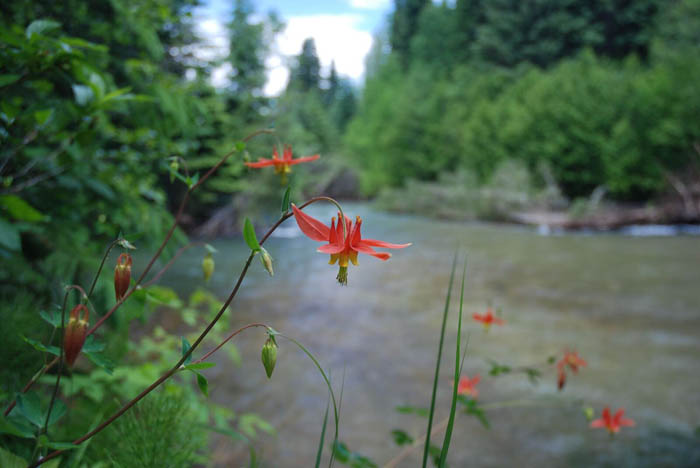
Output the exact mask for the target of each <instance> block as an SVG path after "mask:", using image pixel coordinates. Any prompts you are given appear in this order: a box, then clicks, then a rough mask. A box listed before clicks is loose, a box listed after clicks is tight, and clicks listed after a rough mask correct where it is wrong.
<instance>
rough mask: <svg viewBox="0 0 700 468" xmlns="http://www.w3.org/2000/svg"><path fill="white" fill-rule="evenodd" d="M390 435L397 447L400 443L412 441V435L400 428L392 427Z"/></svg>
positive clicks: (410, 442) (404, 443)
mask: <svg viewBox="0 0 700 468" xmlns="http://www.w3.org/2000/svg"><path fill="white" fill-rule="evenodd" d="M391 436H392V437H393V438H394V443H395V444H396V445H398V446H399V447H400V446H402V445H406V444H412V443H413V437H411V436H410V435H408V433H407V432H406V431H402V430H401V429H394V430H393V431H391Z"/></svg>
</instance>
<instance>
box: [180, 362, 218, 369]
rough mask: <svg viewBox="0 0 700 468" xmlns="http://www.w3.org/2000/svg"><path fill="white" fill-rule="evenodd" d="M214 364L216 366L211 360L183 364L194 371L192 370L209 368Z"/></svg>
mask: <svg viewBox="0 0 700 468" xmlns="http://www.w3.org/2000/svg"><path fill="white" fill-rule="evenodd" d="M214 366H216V363H213V362H197V363H194V364H187V365H186V366H185V369H187V370H191V371H194V370H202V369H210V368H212V367H214Z"/></svg>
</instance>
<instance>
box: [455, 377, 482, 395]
mask: <svg viewBox="0 0 700 468" xmlns="http://www.w3.org/2000/svg"><path fill="white" fill-rule="evenodd" d="M480 380H481V376H479V374H476V375H475V376H474V377H472V378H471V379H470V378H469V377H468V376H466V375H465V376H463V377H462V378H460V379H459V383H458V384H457V394H458V395H469V396H470V397H472V398H476V397H477V396H479V390H477V389H476V384H478V383H479V381H480Z"/></svg>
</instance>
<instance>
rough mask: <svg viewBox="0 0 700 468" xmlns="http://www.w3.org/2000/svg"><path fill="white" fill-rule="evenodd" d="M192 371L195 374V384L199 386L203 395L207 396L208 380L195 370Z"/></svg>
mask: <svg viewBox="0 0 700 468" xmlns="http://www.w3.org/2000/svg"><path fill="white" fill-rule="evenodd" d="M192 372H194V373H195V374H197V386H198V387H199V390H200V391H201V392H202V393H203V394H204V396H205V397H209V382H208V381H207V378H206V377H204V376H203V375H202V374H200V373H199V372H197V371H192Z"/></svg>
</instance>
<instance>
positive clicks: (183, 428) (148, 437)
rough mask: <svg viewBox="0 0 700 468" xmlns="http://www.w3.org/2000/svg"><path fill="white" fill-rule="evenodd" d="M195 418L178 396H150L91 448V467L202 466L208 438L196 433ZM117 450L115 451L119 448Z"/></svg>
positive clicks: (107, 430) (172, 394) (168, 393)
mask: <svg viewBox="0 0 700 468" xmlns="http://www.w3.org/2000/svg"><path fill="white" fill-rule="evenodd" d="M195 416H196V415H195V414H194V413H193V412H192V411H191V409H190V408H189V405H188V402H187V400H186V399H185V398H184V397H183V396H182V395H179V394H177V393H173V392H168V391H159V392H156V393H154V394H152V395H149V396H148V397H146V398H145V399H144V400H142V401H141V402H139V404H138V405H137V406H136V407H135V408H133V409H132V410H131V411H130V412H128V413H127V414H126V415H124V416H123V417H122V418H120V419H118V420H117V421H116V422H115V423H114V424H112V425H111V426H110V427H109V428H108V429H106V430H105V431H104V432H103V433H101V434H99V435H98V436H97V438H96V439H95V441H94V442H93V445H92V446H91V455H90V457H89V459H90V460H91V463H97V462H98V461H100V460H102V461H109V463H110V466H114V467H125V468H126V467H131V466H135V465H137V466H143V467H160V466H163V462H164V460H167V465H168V466H173V467H190V466H192V465H194V464H196V463H198V462H201V460H202V457H201V456H199V455H197V452H198V451H201V450H202V449H203V448H204V447H205V443H206V437H204V433H203V432H202V431H200V430H195V429H193V427H192V426H193V421H195ZM117 447H118V449H116V450H115V448H117Z"/></svg>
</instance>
